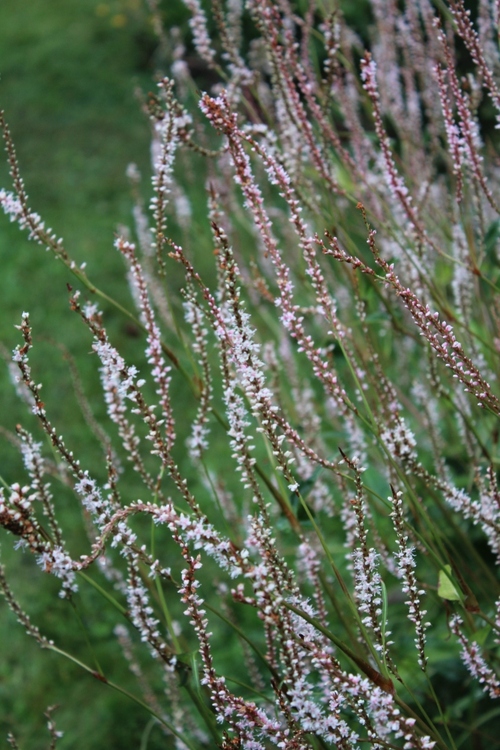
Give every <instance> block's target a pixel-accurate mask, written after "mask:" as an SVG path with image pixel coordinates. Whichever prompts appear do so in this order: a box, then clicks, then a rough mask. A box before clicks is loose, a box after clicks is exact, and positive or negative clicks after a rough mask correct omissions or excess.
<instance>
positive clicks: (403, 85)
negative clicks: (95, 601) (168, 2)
mask: <svg viewBox="0 0 500 750" xmlns="http://www.w3.org/2000/svg"><path fill="white" fill-rule="evenodd" d="M147 5H148V12H149V13H150V14H151V15H152V18H153V21H154V24H153V27H154V29H155V30H156V32H157V34H158V36H159V38H160V39H159V41H160V42H161V48H162V49H163V50H164V51H165V54H166V58H165V61H164V64H165V70H164V71H163V72H162V73H161V75H160V76H159V79H158V87H157V91H156V93H154V94H150V95H149V97H146V99H145V102H144V108H145V110H146V113H147V116H148V117H149V119H150V122H151V129H152V133H153V147H152V155H153V167H152V172H153V175H152V181H151V196H152V197H151V198H150V202H149V205H148V207H147V208H145V207H144V204H143V201H142V198H141V190H140V188H139V183H140V175H139V174H138V170H137V168H136V167H135V166H134V165H132V166H131V167H130V168H129V170H128V176H129V179H130V182H131V187H132V193H133V194H134V196H135V199H136V202H135V206H134V208H133V217H134V221H133V223H131V226H130V227H129V228H121V229H120V231H119V234H118V236H117V239H116V241H115V248H116V250H115V251H118V252H119V253H120V254H121V255H122V257H123V260H124V263H125V266H126V269H127V278H128V281H129V284H130V291H131V298H132V300H133V301H134V302H135V306H136V310H135V312H134V311H133V310H132V309H130V310H123V307H122V306H120V305H119V304H118V303H114V302H113V300H110V298H109V296H108V295H107V294H106V292H105V290H101V289H100V288H99V286H98V283H97V281H95V280H94V278H93V274H92V273H91V272H89V274H88V275H87V271H86V269H85V268H82V267H80V266H78V265H77V264H76V263H75V262H74V261H73V259H72V256H71V251H70V249H69V248H67V247H66V246H65V244H64V241H63V239H59V238H58V237H57V234H56V233H55V232H54V231H53V230H51V229H49V228H47V227H46V226H45V224H44V222H43V220H42V219H41V218H40V217H39V216H38V215H37V214H36V213H35V212H34V211H33V209H32V208H31V205H30V203H29V199H28V196H27V194H26V190H25V187H24V183H23V180H22V177H21V173H20V170H19V166H18V161H17V157H16V152H15V148H14V144H13V140H12V137H11V134H10V131H9V128H8V126H7V124H6V121H5V118H4V116H3V115H2V118H1V121H0V124H1V127H2V130H3V134H4V140H5V145H6V150H7V157H8V161H9V165H10V173H11V177H12V182H13V189H12V190H11V191H8V190H5V189H2V190H1V191H0V203H1V205H2V207H3V209H4V211H5V213H6V215H7V216H8V217H9V218H10V219H11V220H12V221H15V222H17V223H18V224H19V226H20V227H21V228H22V229H24V230H26V231H27V232H28V233H29V236H30V238H31V239H32V240H33V241H34V242H35V243H38V244H39V245H41V246H42V247H46V248H47V249H48V250H50V251H51V252H52V253H53V254H54V255H55V256H56V257H57V258H58V259H59V260H61V261H62V262H63V263H64V264H65V265H66V266H67V268H68V272H71V274H72V275H73V279H72V280H71V284H70V292H69V297H70V299H69V307H70V310H68V315H76V316H79V318H80V320H81V324H82V331H84V332H85V331H86V333H82V335H87V336H88V340H89V348H90V349H91V351H92V356H93V358H94V360H95V362H96V367H97V368H98V369H99V374H100V378H101V384H102V392H103V397H104V401H105V406H106V410H107V419H106V421H105V420H102V421H101V422H99V423H98V422H97V421H96V419H95V417H94V416H93V414H92V412H91V409H90V407H89V405H88V404H87V402H86V401H85V398H84V396H83V391H82V389H81V388H79V389H78V394H79V401H80V404H81V406H82V409H83V413H84V415H85V418H86V420H87V422H88V423H89V425H90V427H91V429H92V431H93V433H94V435H95V439H96V440H97V441H99V443H100V445H101V446H102V448H103V456H104V458H103V461H102V465H95V464H94V463H93V464H92V465H86V464H85V462H84V460H83V458H82V457H81V456H79V454H78V450H77V448H76V446H71V445H70V444H69V443H68V442H67V441H66V438H65V437H64V434H62V433H63V429H62V428H61V426H60V425H59V424H56V423H55V422H54V421H53V419H52V416H51V409H50V404H49V403H48V404H45V403H44V401H43V400H42V398H41V391H40V389H41V386H40V385H39V384H38V382H37V375H36V372H35V371H34V368H33V366H32V364H31V352H32V349H33V348H34V347H36V345H37V332H36V330H32V326H31V323H30V317H29V314H28V313H27V312H26V313H24V314H23V316H22V320H21V321H19V322H18V327H19V345H18V346H17V347H16V350H15V352H14V354H13V362H14V363H15V365H16V368H17V374H16V377H15V380H16V382H15V388H16V391H17V393H18V395H19V396H20V398H21V399H22V400H23V401H24V402H25V404H26V405H27V407H28V408H29V410H31V411H32V413H33V414H34V416H35V417H36V423H37V424H36V427H35V428H33V427H32V426H30V425H32V423H31V422H30V421H29V419H27V420H26V424H25V425H22V426H21V425H19V426H18V427H17V434H16V435H14V434H12V435H11V440H12V441H13V442H14V443H15V444H16V445H17V446H18V447H19V450H20V453H21V455H22V459H23V462H24V468H25V471H24V474H23V476H22V477H20V478H19V480H18V481H17V482H15V483H12V482H9V483H7V482H5V483H4V484H5V486H4V487H3V488H2V489H1V490H0V524H1V526H2V527H3V530H4V533H3V536H4V537H8V536H11V537H14V538H15V539H16V543H17V546H18V547H19V548H20V549H21V550H24V552H25V554H30V553H31V554H32V555H33V556H34V558H35V560H36V562H37V563H38V566H39V568H40V571H39V575H40V578H41V581H40V585H43V583H42V582H43V574H44V573H46V574H48V575H52V576H55V577H56V578H58V579H59V581H60V595H61V597H63V598H64V599H66V600H68V606H69V604H71V603H72V602H73V601H74V599H75V597H76V596H78V594H77V592H78V590H79V589H80V588H83V587H87V588H88V587H94V588H95V589H96V591H98V592H99V593H100V594H102V596H103V600H102V606H103V608H104V607H107V608H108V609H109V611H110V613H111V615H110V616H111V617H114V618H115V620H116V625H115V628H114V637H115V638H116V640H117V642H118V644H119V646H120V648H121V651H122V653H123V658H124V659H125V661H126V662H127V663H128V665H129V667H130V670H131V672H132V674H133V675H134V677H135V679H136V687H135V690H134V691H132V693H131V692H130V691H129V692H128V695H129V699H130V698H132V699H134V700H136V702H139V703H140V704H141V705H142V706H143V708H144V710H145V712H146V711H149V712H150V714H151V715H152V716H153V717H154V718H155V720H156V721H157V722H158V723H159V725H160V726H161V727H162V729H163V730H164V732H165V734H166V735H167V736H170V737H171V738H173V739H171V740H168V739H165V747H172V746H174V745H173V744H172V742H174V743H175V746H176V747H177V748H192V749H193V750H194V749H195V748H203V747H207V748H208V747H221V748H226V749H227V750H229V748H244V749H245V750H264V749H265V748H273V747H277V748H286V749H289V750H292V749H297V750H299V749H305V748H315V749H316V748H318V749H320V748H328V747H332V748H333V747H339V748H359V747H366V746H371V747H374V748H398V747H399V748H421V749H424V748H434V747H435V748H442V749H443V750H444V749H445V748H449V749H455V748H458V747H459V746H460V747H477V746H479V745H478V744H475V743H476V740H477V742H480V739H478V738H480V737H481V736H482V735H483V733H484V736H485V737H488V731H490V730H491V726H492V721H493V722H494V721H495V719H496V720H497V721H498V708H495V703H494V701H495V700H496V699H498V698H499V697H500V670H499V657H500V652H499V644H500V580H499V577H498V565H499V563H500V494H499V488H498V474H497V472H498V469H497V466H498V456H497V453H498V426H497V420H498V417H499V416H500V392H499V388H498V375H497V373H498V366H497V363H498V356H499V351H500V331H499V320H500V307H499V299H500V298H499V297H497V296H496V292H497V291H498V280H499V273H498V265H499V264H500V260H499V256H498V248H497V238H498V234H499V227H500V219H499V217H498V214H499V211H500V191H499V190H498V184H497V183H498V163H497V162H498V155H497V146H498V136H497V133H496V129H497V128H498V124H497V123H498V122H500V120H499V118H500V93H499V86H500V84H499V83H497V81H498V70H499V68H500V58H499V53H498V23H499V6H498V3H497V2H495V1H494V0H491V1H490V0H479V3H478V4H477V12H476V13H475V14H474V15H473V14H472V13H471V12H470V10H468V9H467V7H466V5H465V4H464V2H463V0H450V2H446V3H445V2H435V3H433V2H431V0H418V1H417V2H415V1H414V0H407V1H406V2H401V3H396V2H394V1H393V0H386V1H385V2H380V0H371V1H370V2H369V3H367V4H366V11H367V13H368V14H369V15H368V23H367V25H365V26H363V27H360V26H358V27H356V26H353V25H352V24H350V22H349V18H350V17H351V12H350V11H349V7H348V5H349V4H347V3H346V4H345V6H344V4H343V3H337V2H331V3H323V2H315V0H311V2H308V3H300V2H296V3H294V2H291V1H289V0H280V2H271V0H246V2H243V0H227V2H223V0H217V1H216V2H213V3H212V4H211V14H208V13H207V12H206V10H205V8H204V6H203V4H202V3H200V2H199V1H198V0H185V5H186V6H187V8H188V9H189V11H190V12H191V14H192V15H191V19H192V20H191V31H192V45H193V46H194V49H195V51H196V54H197V56H198V57H199V58H200V60H202V61H203V63H204V65H205V66H206V68H207V69H209V70H210V71H211V80H212V79H214V80H215V81H216V82H215V83H210V86H207V88H208V90H207V91H205V92H202V93H201V94H200V93H197V94H196V96H197V98H198V107H196V106H193V101H194V98H195V92H197V90H198V88H199V86H198V81H195V80H194V79H193V77H192V74H191V71H190V67H189V64H188V61H187V59H185V58H184V46H183V45H182V44H181V43H180V42H179V38H178V35H176V33H175V32H173V31H171V30H169V29H165V28H163V26H162V19H161V8H160V6H159V4H157V3H156V2H154V0H150V2H148V4H147ZM351 10H352V9H351ZM168 50H170V52H167V51H168ZM200 175H203V180H204V182H205V185H206V236H205V237H204V238H203V239H202V240H200V241H199V242H197V241H195V239H194V238H193V237H191V236H190V233H189V222H190V215H191V212H192V210H193V209H192V208H191V207H190V203H189V198H190V191H193V190H196V189H197V183H199V181H200ZM207 238H208V239H207ZM207 247H209V248H210V252H209V256H210V257H209V258H207V257H206V256H207V252H206V249H207ZM68 278H69V276H68ZM110 304H111V305H113V304H115V306H116V308H117V309H119V310H120V314H127V315H128V316H129V317H132V318H133V319H134V320H135V322H136V325H137V328H138V330H140V332H141V333H140V337H141V338H140V339H138V340H137V341H138V342H139V341H140V343H141V346H142V350H141V354H140V355H139V356H138V357H137V360H136V361H131V360H130V359H128V358H127V357H126V355H125V354H124V353H123V352H122V351H121V345H120V341H119V340H115V339H116V337H113V336H112V335H111V333H110V331H109V326H108V323H107V315H108V314H109V310H110V309H111V308H110ZM107 311H108V312H107ZM138 346H139V344H138ZM75 382H78V381H77V380H76V381H75ZM179 394H181V396H179ZM59 487H64V488H65V492H66V491H67V488H68V487H69V488H70V491H71V492H72V493H74V495H75V498H76V499H77V501H78V503H79V507H80V508H81V516H80V517H81V519H82V523H83V526H84V529H85V532H86V534H87V537H88V541H87V543H86V544H87V546H86V549H85V551H84V552H83V553H81V551H80V550H75V549H73V547H72V542H71V535H69V537H68V530H67V529H66V528H64V524H63V523H62V522H61V521H60V520H59V516H60V511H61V502H62V501H61V498H60V497H59V495H60V492H59V490H58V488H59ZM64 497H65V495H64ZM76 517H78V516H76ZM0 586H1V588H2V591H3V594H4V598H5V601H6V603H7V605H8V606H9V607H10V609H11V610H12V611H13V612H14V614H15V615H16V617H17V619H18V620H19V622H20V623H21V625H22V626H23V627H24V628H25V630H26V632H27V634H28V635H30V636H31V637H32V638H34V639H35V640H36V641H37V642H38V644H39V645H40V646H41V648H42V649H49V650H53V651H56V652H57V653H59V654H66V656H68V657H69V658H72V659H73V660H76V661H77V663H78V664H79V665H80V666H81V668H82V669H84V670H86V671H88V672H90V673H91V674H93V676H94V677H96V678H97V679H98V680H99V681H100V682H102V683H106V684H108V685H111V686H112V687H115V688H117V689H119V690H121V691H122V692H127V691H126V690H125V688H123V687H121V686H120V685H119V684H116V683H115V679H114V676H113V674H112V673H109V670H108V671H105V670H103V669H101V668H100V667H99V666H97V668H95V667H94V666H93V665H89V664H88V663H86V662H85V661H84V660H83V659H82V658H80V657H79V656H78V657H77V656H75V655H73V654H71V653H69V652H68V651H67V650H66V648H65V644H64V643H54V642H53V641H52V640H50V639H49V638H47V637H46V636H45V635H44V634H43V632H42V631H41V630H40V629H39V627H38V625H36V624H34V623H33V622H32V620H31V618H30V615H29V613H28V612H26V611H24V609H23V608H22V607H21V605H20V604H19V603H18V598H17V595H16V585H15V583H14V582H12V581H11V580H10V577H9V571H8V570H7V569H5V568H4V567H2V568H1V569H0ZM91 636H92V634H90V637H91ZM450 664H453V665H454V667H453V670H451V671H450V670H449V665H450ZM464 691H465V692H466V693H467V695H468V702H467V708H468V712H467V716H466V717H464V716H461V715H460V711H459V709H458V708H457V702H458V701H459V699H463V693H464ZM124 700H126V699H125V698H124ZM492 701H493V702H492ZM145 716H146V719H145V721H147V715H146V714H145ZM49 721H50V722H52V720H51V719H50V718H49ZM49 728H50V731H51V736H52V738H53V744H54V745H55V742H56V739H57V737H56V732H55V729H54V728H53V727H52V724H50V727H49ZM13 742H15V741H14V739H13V738H12V739H11V744H12V743H13Z"/></svg>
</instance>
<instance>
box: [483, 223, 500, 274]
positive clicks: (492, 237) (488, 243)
mask: <svg viewBox="0 0 500 750" xmlns="http://www.w3.org/2000/svg"><path fill="white" fill-rule="evenodd" d="M499 236H500V219H496V220H495V221H492V222H491V224H490V225H489V227H488V229H487V230H486V234H485V235H484V251H485V253H486V255H487V256H488V259H489V260H490V261H491V262H492V263H494V264H495V265H497V266H498V265H500V263H499V261H498V257H497V254H496V252H495V250H496V246H497V242H498V238H499Z"/></svg>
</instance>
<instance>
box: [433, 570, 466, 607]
mask: <svg viewBox="0 0 500 750" xmlns="http://www.w3.org/2000/svg"><path fill="white" fill-rule="evenodd" d="M438 596H440V597H441V599H447V600H448V601H449V602H459V601H460V599H461V596H460V594H459V593H458V591H457V589H456V588H455V584H454V583H453V580H452V578H451V566H450V565H445V566H444V568H443V569H442V570H440V571H439V578H438Z"/></svg>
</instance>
